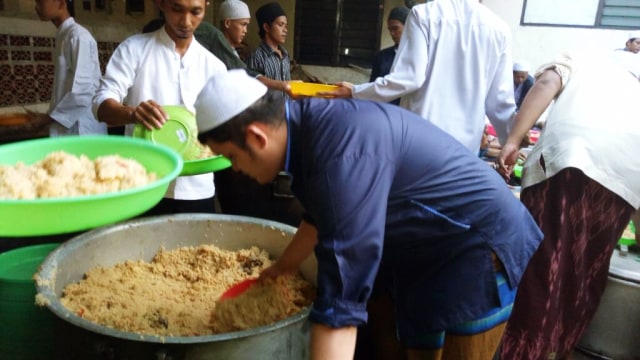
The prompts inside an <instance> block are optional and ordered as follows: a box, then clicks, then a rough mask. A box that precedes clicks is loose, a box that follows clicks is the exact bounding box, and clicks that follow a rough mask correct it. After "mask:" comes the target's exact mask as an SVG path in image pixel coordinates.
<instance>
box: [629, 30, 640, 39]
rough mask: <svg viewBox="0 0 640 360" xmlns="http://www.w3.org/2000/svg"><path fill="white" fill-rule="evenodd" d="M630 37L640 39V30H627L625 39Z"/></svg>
mask: <svg viewBox="0 0 640 360" xmlns="http://www.w3.org/2000/svg"><path fill="white" fill-rule="evenodd" d="M631 39H640V30H635V31H631V32H629V35H627V40H631Z"/></svg>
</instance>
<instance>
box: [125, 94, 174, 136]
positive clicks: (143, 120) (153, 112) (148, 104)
mask: <svg viewBox="0 0 640 360" xmlns="http://www.w3.org/2000/svg"><path fill="white" fill-rule="evenodd" d="M168 117H169V116H168V115H167V113H166V112H165V111H164V110H163V109H162V106H160V105H159V104H158V103H156V102H155V101H153V100H147V101H143V102H141V103H140V104H139V105H138V106H137V107H136V108H135V109H133V110H132V111H131V112H130V113H129V120H130V122H132V123H134V124H135V123H139V124H142V125H143V126H144V127H146V128H147V129H148V130H153V129H159V128H161V127H162V125H164V123H165V122H166V121H167V118H168Z"/></svg>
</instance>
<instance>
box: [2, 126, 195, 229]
mask: <svg viewBox="0 0 640 360" xmlns="http://www.w3.org/2000/svg"><path fill="white" fill-rule="evenodd" d="M60 150H62V151H65V152H67V153H70V154H74V155H81V154H84V155H86V156H87V157H89V158H90V159H95V158H96V157H99V156H103V155H119V156H122V157H125V158H132V159H135V160H137V161H138V162H140V163H141V164H142V165H143V166H144V167H145V168H146V169H147V171H150V172H155V173H156V175H157V180H156V181H155V182H153V183H151V184H147V185H145V186H140V187H137V188H133V189H128V190H124V191H119V192H114V193H104V194H98V195H88V196H78V197H68V198H46V199H33V200H7V199H0V236H16V237H20V236H39V235H54V234H64V233H69V232H75V231H82V230H87V229H91V228H95V227H98V226H103V225H107V224H112V223H115V222H119V221H121V220H125V219H128V218H132V217H134V216H137V215H140V214H142V213H143V212H145V211H147V210H149V209H150V208H152V207H153V206H154V205H156V204H157V203H158V202H159V201H160V200H161V199H162V198H163V197H164V194H165V193H166V191H167V188H168V187H169V183H170V182H171V181H172V180H173V179H175V178H176V177H177V176H178V175H179V174H180V171H181V170H182V165H183V161H182V158H181V157H180V155H178V153H176V152H175V151H174V150H172V149H170V148H169V147H166V146H163V145H159V144H154V143H152V142H150V141H146V140H142V139H135V138H131V137H124V136H106V135H105V136H67V137H56V138H45V139H37V140H28V141H22V142H17V143H13V144H8V145H2V146H0V164H3V165H14V164H16V163H17V162H20V161H22V162H24V163H25V164H27V165H30V164H33V163H35V162H36V161H39V160H41V159H43V158H44V157H45V156H46V155H48V154H49V153H51V152H54V151H60Z"/></svg>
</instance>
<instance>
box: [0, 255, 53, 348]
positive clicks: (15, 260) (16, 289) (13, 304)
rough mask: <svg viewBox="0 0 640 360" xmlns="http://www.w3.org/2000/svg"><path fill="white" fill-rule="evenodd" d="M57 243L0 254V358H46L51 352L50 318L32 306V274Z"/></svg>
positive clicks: (34, 289) (35, 306)
mask: <svg viewBox="0 0 640 360" xmlns="http://www.w3.org/2000/svg"><path fill="white" fill-rule="evenodd" d="M59 245H60V244H41V245H33V246H26V247H22V248H18V249H14V250H10V251H7V252H3V253H0V357H1V358H4V359H12V360H22V359H24V360H33V359H49V358H51V357H52V356H53V353H54V316H53V314H52V313H51V312H50V311H49V310H48V309H47V308H46V307H42V308H41V307H39V306H37V305H35V296H36V288H35V284H34V280H33V278H32V277H33V275H34V274H35V273H36V272H37V271H38V267H39V266H40V264H41V263H42V262H43V261H44V259H45V258H46V257H47V255H48V254H49V253H50V252H52V251H53V250H54V249H55V248H57V247H58V246H59Z"/></svg>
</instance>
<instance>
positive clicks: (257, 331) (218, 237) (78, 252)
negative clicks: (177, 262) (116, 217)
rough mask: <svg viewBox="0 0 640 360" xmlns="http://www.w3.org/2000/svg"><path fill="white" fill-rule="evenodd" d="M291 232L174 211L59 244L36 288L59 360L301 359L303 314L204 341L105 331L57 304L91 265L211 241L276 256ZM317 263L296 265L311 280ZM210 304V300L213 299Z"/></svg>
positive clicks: (287, 228)
mask: <svg viewBox="0 0 640 360" xmlns="http://www.w3.org/2000/svg"><path fill="white" fill-rule="evenodd" d="M294 232H295V228H293V227H291V226H288V225H284V224H281V223H277V222H272V221H267V220H262V219H255V218H249V217H243V216H230V215H211V214H179V215H171V216H159V217H149V218H140V219H137V220H132V221H129V222H125V223H121V224H118V225H113V226H109V227H104V228H99V229H96V230H93V231H90V232H87V233H84V234H81V235H79V236H76V237H74V238H73V239H71V240H69V241H67V242H65V243H64V244H62V245H61V246H60V247H58V248H57V249H56V250H55V251H53V252H52V253H51V254H50V255H49V256H48V257H47V258H46V259H45V261H44V262H43V263H42V265H41V266H40V269H39V272H38V274H37V275H38V277H39V279H38V281H37V290H38V293H39V294H40V295H42V296H44V297H45V298H46V301H47V302H48V303H47V307H48V308H49V309H50V310H51V311H52V312H53V313H54V314H56V315H57V316H58V317H59V318H61V319H63V320H64V321H62V322H60V323H59V324H58V326H59V327H60V329H58V330H57V331H56V333H57V334H58V335H60V336H58V339H57V341H56V342H57V343H58V344H60V346H58V347H57V354H56V358H58V359H89V358H90V359H136V360H137V359H174V360H175V359H189V360H196V359H270V360H271V359H305V358H307V357H308V336H309V324H308V321H307V316H308V309H307V310H305V311H303V312H301V313H299V314H297V315H294V316H291V317H289V318H287V319H284V320H282V321H279V322H277V323H274V324H271V325H268V326H263V327H259V328H254V329H249V330H245V331H238V332H233V333H225V334H218V335H209V336H191V337H158V336H148V335H141V334H137V333H130V332H124V331H119V330H115V329H112V328H108V327H105V326H102V325H99V324H96V323H93V322H90V321H87V320H85V319H83V318H81V317H79V316H77V315H76V314H74V313H73V312H70V311H69V310H68V309H67V308H65V307H64V306H63V305H62V304H61V303H60V301H59V296H60V295H61V293H62V289H63V288H64V287H65V286H66V285H67V284H69V283H72V282H77V281H79V280H80V279H82V277H83V274H84V273H85V272H86V271H87V270H89V269H91V268H93V267H95V266H98V265H100V266H111V265H114V264H116V263H120V262H124V261H125V260H137V259H142V260H146V261H148V260H150V259H151V258H152V257H153V255H154V254H155V253H156V252H157V251H158V250H159V249H160V247H161V246H164V247H165V248H166V249H168V250H170V249H174V248H178V247H182V246H194V245H200V244H215V245H216V246H219V247H220V248H223V249H228V250H237V249H241V248H247V247H250V246H253V245H255V246H258V247H260V248H263V249H265V250H266V251H268V252H269V254H270V255H271V256H272V257H274V258H276V257H278V256H279V255H281V254H282V252H283V251H284V249H285V247H286V245H287V244H288V242H289V240H290V239H291V237H292V235H293V234H294ZM316 267H317V264H316V260H315V258H314V257H312V258H310V259H308V260H307V261H306V262H305V263H304V264H303V265H302V267H301V269H300V270H301V272H302V274H303V276H304V277H305V278H307V279H308V280H309V281H311V282H312V283H315V278H316ZM212 301H214V299H212Z"/></svg>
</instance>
